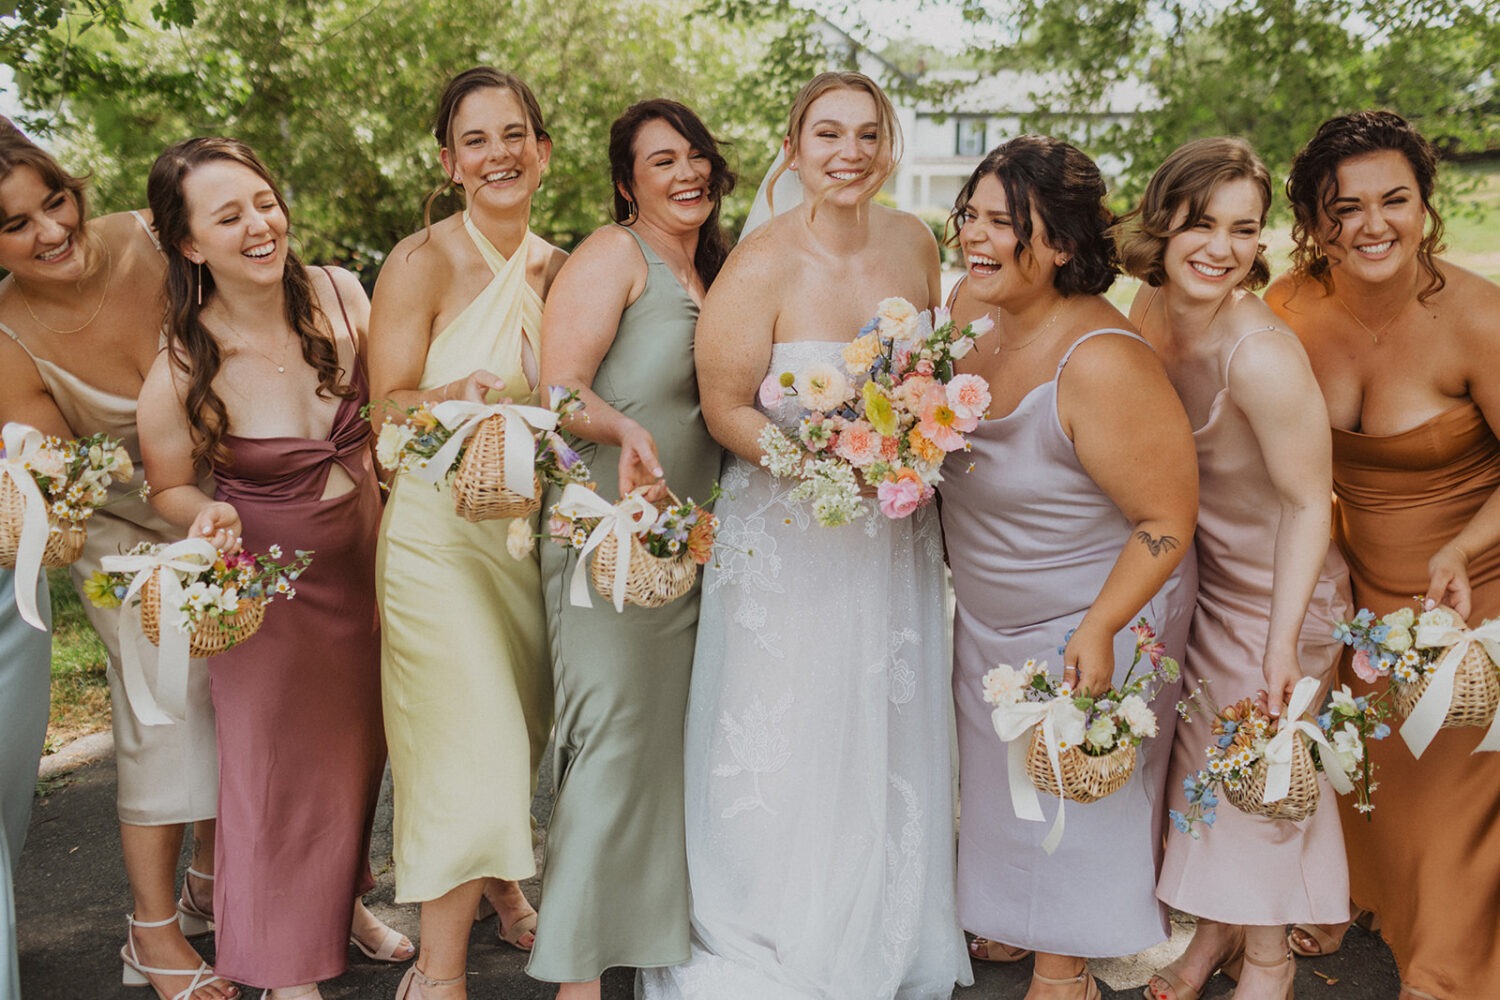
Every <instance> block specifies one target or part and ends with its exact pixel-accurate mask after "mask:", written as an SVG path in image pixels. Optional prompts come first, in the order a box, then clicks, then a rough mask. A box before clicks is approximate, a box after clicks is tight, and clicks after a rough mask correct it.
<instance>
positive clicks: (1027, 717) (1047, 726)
mask: <svg viewBox="0 0 1500 1000" xmlns="http://www.w3.org/2000/svg"><path fill="white" fill-rule="evenodd" d="M1062 704H1063V701H1062V700H1061V699H1057V698H1054V699H1052V700H1051V701H1020V702H1015V703H1013V704H1010V705H1000V706H997V707H996V709H995V710H994V711H993V712H991V713H990V722H991V723H993V724H994V726H995V733H996V735H998V736H999V737H1000V739H1002V740H1004V741H1005V742H1006V743H1009V744H1010V749H1009V751H1008V752H1007V754H1006V769H1007V772H1008V775H1009V781H1010V806H1011V808H1012V809H1013V810H1015V813H1016V818H1017V819H1024V820H1030V821H1032V822H1034V823H1042V822H1045V821H1046V817H1044V816H1043V815H1042V803H1041V800H1040V799H1038V798H1037V794H1036V786H1035V785H1033V784H1032V783H1031V778H1029V777H1028V776H1027V774H1026V757H1027V752H1028V748H1029V747H1028V745H1029V743H1030V733H1031V730H1032V729H1033V728H1035V727H1036V726H1038V725H1040V726H1041V727H1042V739H1043V742H1044V743H1045V744H1046V746H1047V760H1048V761H1049V762H1050V763H1051V764H1052V777H1053V779H1054V780H1055V781H1056V782H1057V787H1058V790H1059V791H1061V790H1062V783H1063V780H1062V762H1061V760H1059V758H1058V756H1057V725H1056V723H1055V722H1054V721H1053V713H1054V712H1055V711H1056V710H1057V709H1058V708H1059V707H1060V706H1061V705H1062ZM1066 801H1067V796H1065V795H1059V796H1058V797H1057V818H1056V819H1055V820H1053V821H1052V829H1051V830H1049V831H1048V832H1047V837H1046V839H1045V840H1043V841H1042V850H1044V851H1046V852H1047V853H1048V854H1051V853H1052V852H1053V851H1056V850H1057V845H1058V844H1060V843H1062V836H1063V827H1064V815H1063V813H1064V803H1065V802H1066Z"/></svg>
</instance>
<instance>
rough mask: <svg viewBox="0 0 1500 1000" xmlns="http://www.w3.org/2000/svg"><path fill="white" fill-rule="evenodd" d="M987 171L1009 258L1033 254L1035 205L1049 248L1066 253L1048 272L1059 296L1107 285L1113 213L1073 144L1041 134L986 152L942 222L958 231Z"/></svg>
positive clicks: (1111, 276) (1090, 164)
mask: <svg viewBox="0 0 1500 1000" xmlns="http://www.w3.org/2000/svg"><path fill="white" fill-rule="evenodd" d="M987 176H992V177H994V178H995V179H996V180H997V181H999V182H1000V186H1001V187H1002V188H1004V189H1005V203H1006V205H1007V207H1008V208H1009V210H1010V225H1011V230H1012V231H1013V232H1014V233H1015V234H1016V255H1015V256H1016V263H1018V264H1019V263H1020V261H1021V255H1022V254H1023V253H1034V252H1035V251H1033V250H1032V244H1033V243H1034V242H1035V240H1036V233H1035V230H1034V227H1033V226H1032V224H1031V213H1032V212H1033V211H1034V212H1036V214H1037V218H1039V219H1040V220H1041V223H1042V227H1043V228H1044V229H1045V230H1046V232H1047V242H1048V244H1050V245H1051V246H1052V248H1053V249H1054V250H1061V251H1062V252H1063V253H1066V254H1067V255H1068V256H1069V258H1070V259H1069V260H1068V263H1067V265H1066V266H1065V267H1059V268H1058V269H1057V270H1056V271H1055V272H1054V273H1053V275H1052V286H1053V287H1054V288H1056V289H1057V290H1058V291H1059V292H1061V293H1062V294H1063V295H1079V294H1083V295H1099V294H1100V293H1102V292H1104V291H1106V290H1108V288H1109V286H1110V285H1112V284H1114V282H1115V275H1116V274H1117V273H1118V272H1117V268H1116V266H1115V245H1114V241H1113V240H1112V239H1110V235H1109V232H1110V228H1111V227H1112V226H1113V225H1114V224H1115V216H1114V213H1113V212H1111V211H1110V210H1109V206H1107V205H1106V204H1105V203H1104V196H1105V195H1106V194H1107V193H1108V192H1107V189H1106V188H1105V186H1104V177H1103V175H1102V174H1100V173H1099V168H1098V166H1097V165H1095V163H1094V161H1093V160H1091V159H1089V158H1088V155H1087V154H1086V153H1084V152H1083V150H1081V149H1079V148H1078V147H1077V146H1074V145H1073V144H1072V143H1069V142H1064V141H1063V140H1061V139H1054V138H1052V137H1050V136H1045V135H1020V136H1016V137H1015V138H1014V139H1012V140H1010V141H1009V142H1006V143H1002V144H1001V145H999V146H996V147H995V148H994V149H992V150H990V151H989V154H988V155H986V156H985V158H984V159H983V160H981V161H979V166H977V167H975V168H974V172H973V173H972V174H970V175H969V179H968V180H967V181H966V182H965V183H964V186H963V188H962V189H960V190H959V192H958V198H957V200H956V201H955V202H954V204H953V214H952V215H950V216H949V217H948V227H949V229H950V230H951V231H952V232H953V233H954V236H953V239H954V240H957V238H958V237H957V233H958V231H959V230H960V229H961V228H962V227H963V220H964V215H965V214H966V213H967V212H968V211H969V201H970V199H972V198H973V197H974V190H975V189H976V188H977V187H979V182H980V181H981V180H983V179H984V178H985V177H987Z"/></svg>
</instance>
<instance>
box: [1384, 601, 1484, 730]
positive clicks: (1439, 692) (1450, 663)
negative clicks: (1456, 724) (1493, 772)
mask: <svg viewBox="0 0 1500 1000" xmlns="http://www.w3.org/2000/svg"><path fill="white" fill-rule="evenodd" d="M1475 642H1478V643H1480V644H1481V645H1482V646H1483V647H1484V651H1485V652H1486V653H1488V654H1489V656H1490V660H1491V661H1492V662H1494V663H1500V659H1497V658H1496V657H1497V656H1500V619H1492V620H1490V621H1487V622H1485V623H1484V624H1482V625H1480V626H1479V627H1478V628H1476V629H1456V628H1447V627H1444V626H1430V625H1419V626H1417V630H1416V645H1417V647H1419V648H1422V649H1432V648H1434V647H1439V648H1445V651H1444V653H1443V658H1442V659H1441V660H1439V661H1438V666H1437V670H1435V671H1434V672H1433V674H1432V679H1431V680H1430V681H1428V682H1427V690H1426V691H1423V692H1422V697H1421V698H1419V699H1417V704H1416V706H1415V707H1413V708H1412V710H1411V715H1409V716H1407V717H1406V721H1405V722H1404V723H1402V724H1401V738H1402V739H1403V740H1405V741H1406V745H1407V746H1408V747H1410V748H1411V752H1412V756H1414V757H1421V756H1422V754H1423V753H1424V752H1425V751H1426V750H1427V747H1428V746H1429V745H1430V744H1431V743H1432V741H1433V739H1434V738H1435V737H1436V736H1437V734H1438V730H1439V729H1441V728H1443V720H1444V719H1446V718H1447V717H1448V709H1449V708H1451V707H1452V705H1453V688H1454V686H1455V684H1456V682H1457V679H1458V668H1459V665H1460V664H1461V663H1463V658H1464V656H1465V655H1467V654H1468V652H1469V648H1470V646H1471V645H1472V644H1473V643H1475ZM1481 750H1486V751H1500V713H1496V717H1495V718H1494V719H1493V720H1491V722H1490V726H1489V730H1488V731H1487V732H1486V733H1485V735H1484V739H1483V740H1481V741H1480V743H1479V746H1477V747H1475V748H1474V752H1475V753H1478V752H1479V751H1481Z"/></svg>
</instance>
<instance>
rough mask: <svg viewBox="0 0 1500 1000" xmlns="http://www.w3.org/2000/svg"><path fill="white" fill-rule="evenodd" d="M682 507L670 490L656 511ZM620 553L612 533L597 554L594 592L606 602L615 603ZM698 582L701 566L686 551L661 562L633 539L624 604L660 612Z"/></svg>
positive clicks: (607, 536)
mask: <svg viewBox="0 0 1500 1000" xmlns="http://www.w3.org/2000/svg"><path fill="white" fill-rule="evenodd" d="M681 503H682V501H681V500H678V499H677V497H676V495H675V494H673V493H672V492H671V491H670V490H669V491H667V496H666V498H665V499H662V500H658V501H657V502H656V507H657V509H658V510H664V509H666V508H667V507H676V506H679V505H680V504H681ZM619 550H620V547H619V544H618V543H617V542H616V541H615V536H614V534H613V533H610V534H608V535H605V536H604V541H602V542H600V543H599V547H598V548H597V549H595V550H594V564H593V566H591V567H590V571H589V575H590V576H591V577H592V578H593V580H594V589H595V590H597V591H598V592H599V594H600V596H602V597H603V598H605V599H606V600H614V579H615V577H614V569H615V557H616V553H618V552H619ZM697 579H698V564H697V563H695V562H693V560H692V558H691V557H689V556H688V553H687V549H686V548H684V549H683V550H682V551H681V552H680V553H678V554H677V555H675V556H671V557H667V558H662V557H660V556H653V555H652V554H651V553H650V552H647V551H646V546H644V545H642V544H641V540H640V539H639V538H637V537H636V536H635V535H631V536H630V568H629V570H628V571H627V573H626V576H625V603H626V604H634V605H635V606H636V607H639V608H659V607H662V606H664V605H667V604H671V603H672V602H673V601H675V600H677V598H679V597H681V596H683V595H684V594H686V593H687V592H688V591H690V590H692V589H693V583H694V581H696V580H697Z"/></svg>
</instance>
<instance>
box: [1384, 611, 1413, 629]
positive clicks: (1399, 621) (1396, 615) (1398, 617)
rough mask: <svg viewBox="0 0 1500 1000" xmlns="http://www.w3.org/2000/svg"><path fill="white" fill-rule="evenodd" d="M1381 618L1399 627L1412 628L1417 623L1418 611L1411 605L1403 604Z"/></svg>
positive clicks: (1388, 623)
mask: <svg viewBox="0 0 1500 1000" xmlns="http://www.w3.org/2000/svg"><path fill="white" fill-rule="evenodd" d="M1380 620H1381V621H1382V622H1383V623H1385V624H1386V625H1391V626H1394V627H1397V628H1411V627H1412V626H1413V625H1415V624H1416V623H1417V613H1416V612H1415V611H1413V610H1412V609H1411V608H1410V607H1406V606H1402V607H1399V608H1397V609H1396V610H1395V611H1392V612H1391V613H1390V614H1388V615H1386V616H1385V617H1383V618H1381V619H1380Z"/></svg>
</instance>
